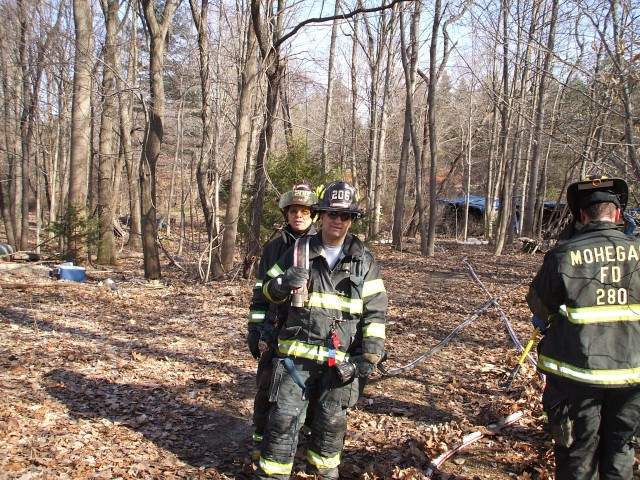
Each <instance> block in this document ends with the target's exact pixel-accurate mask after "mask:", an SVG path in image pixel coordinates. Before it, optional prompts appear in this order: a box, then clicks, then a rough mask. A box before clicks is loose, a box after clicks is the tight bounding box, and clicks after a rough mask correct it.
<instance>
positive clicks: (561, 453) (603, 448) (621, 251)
mask: <svg viewBox="0 0 640 480" xmlns="http://www.w3.org/2000/svg"><path fill="white" fill-rule="evenodd" d="M627 197H628V186H627V183H626V182H625V181H624V180H622V179H619V178H606V177H592V178H587V179H586V180H585V181H581V182H576V183H573V184H571V185H570V186H569V188H568V189H567V203H568V204H569V208H570V209H571V212H572V213H573V215H574V217H575V218H576V219H579V220H580V221H581V223H582V224H583V225H584V227H583V228H581V229H580V230H579V231H577V232H575V233H574V235H573V236H572V237H571V238H570V239H568V240H567V241H566V242H564V243H562V244H561V245H559V246H557V247H555V248H554V249H552V250H550V251H549V252H547V254H546V255H545V258H544V262H543V264H542V267H541V269H540V271H539V272H538V274H537V275H536V277H535V278H534V279H533V282H532V283H531V286H530V289H529V293H528V294H527V302H528V303H529V306H530V308H531V311H532V312H533V314H534V316H535V317H534V319H535V320H534V325H536V326H539V327H541V329H542V330H544V332H545V336H544V338H543V340H542V341H541V342H540V345H539V347H538V350H539V356H538V369H539V370H540V371H542V372H544V373H545V374H546V375H547V381H546V386H545V390H544V394H543V397H542V403H543V407H544V410H545V413H546V416H547V419H548V424H549V427H550V431H551V434H552V436H553V439H554V441H555V444H554V453H555V460H556V478H557V479H558V480H564V479H592V478H599V479H600V480H605V479H631V477H632V470H633V461H634V457H633V455H634V452H633V448H631V446H630V441H631V438H632V436H633V434H634V432H635V431H636V429H637V428H638V424H639V422H640V347H639V346H640V269H639V268H640V241H638V240H636V239H635V238H632V237H630V236H628V235H625V234H624V233H623V232H622V231H620V230H619V229H618V228H617V227H616V222H618V220H619V219H620V216H621V215H622V213H623V212H624V208H625V206H626V203H627ZM536 317H537V319H536ZM538 319H540V320H538ZM547 327H548V328H547ZM545 329H546V330H545Z"/></svg>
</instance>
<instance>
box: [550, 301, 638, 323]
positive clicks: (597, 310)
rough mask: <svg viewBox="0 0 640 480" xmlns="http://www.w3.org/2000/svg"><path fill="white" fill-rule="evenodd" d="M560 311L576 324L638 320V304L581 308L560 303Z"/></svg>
mask: <svg viewBox="0 0 640 480" xmlns="http://www.w3.org/2000/svg"><path fill="white" fill-rule="evenodd" d="M560 313H562V314H563V315H565V316H566V317H567V318H568V319H569V321H570V322H571V323H576V324H588V323H611V322H637V321H638V320H640V305H639V304H632V305H611V306H608V305H607V306H601V307H583V308H569V307H567V306H566V305H562V306H561V307H560Z"/></svg>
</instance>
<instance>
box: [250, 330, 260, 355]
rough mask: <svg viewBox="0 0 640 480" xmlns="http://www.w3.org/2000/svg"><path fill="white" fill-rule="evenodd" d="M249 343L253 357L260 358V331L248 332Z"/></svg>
mask: <svg viewBox="0 0 640 480" xmlns="http://www.w3.org/2000/svg"><path fill="white" fill-rule="evenodd" d="M247 345H249V351H250V352H251V355H253V358H255V359H258V358H260V332H259V331H258V330H249V333H248V334H247Z"/></svg>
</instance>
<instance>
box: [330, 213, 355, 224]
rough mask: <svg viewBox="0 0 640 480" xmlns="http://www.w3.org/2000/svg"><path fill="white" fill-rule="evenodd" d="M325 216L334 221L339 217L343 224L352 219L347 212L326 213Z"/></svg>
mask: <svg viewBox="0 0 640 480" xmlns="http://www.w3.org/2000/svg"><path fill="white" fill-rule="evenodd" d="M327 216H328V217H329V218H331V219H334V220H335V219H336V218H338V217H339V218H340V220H342V221H343V222H348V221H349V220H351V219H352V218H353V215H352V214H351V213H348V212H327Z"/></svg>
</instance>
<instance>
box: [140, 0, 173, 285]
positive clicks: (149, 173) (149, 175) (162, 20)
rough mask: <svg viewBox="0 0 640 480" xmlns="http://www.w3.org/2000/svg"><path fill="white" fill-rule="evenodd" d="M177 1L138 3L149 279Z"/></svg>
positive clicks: (155, 266)
mask: <svg viewBox="0 0 640 480" xmlns="http://www.w3.org/2000/svg"><path fill="white" fill-rule="evenodd" d="M177 2H179V0H168V1H167V2H166V3H165V4H164V8H163V9H162V10H160V8H159V7H158V6H157V5H155V4H154V3H153V0H142V6H143V13H144V20H145V25H146V28H147V31H148V32H149V38H150V42H149V75H150V77H151V78H150V80H151V100H150V105H149V108H148V111H147V112H146V114H147V125H146V129H145V133H144V146H143V149H142V158H141V163H140V188H141V199H142V203H141V208H142V252H143V255H144V275H145V277H146V278H148V279H150V280H155V279H158V278H160V276H161V271H160V258H159V256H158V244H157V231H156V208H157V207H156V205H157V204H156V166H157V162H158V157H159V156H160V150H161V147H162V137H163V134H164V125H163V122H164V114H165V101H166V99H165V93H164V78H163V71H164V61H165V51H166V45H167V36H168V33H169V27H170V26H171V21H172V20H173V15H174V13H175V11H176V8H177V7H178V3H177Z"/></svg>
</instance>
